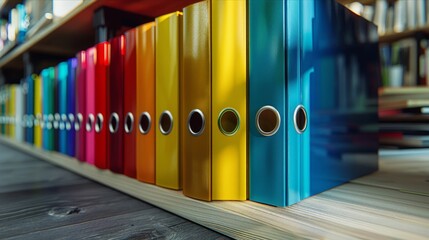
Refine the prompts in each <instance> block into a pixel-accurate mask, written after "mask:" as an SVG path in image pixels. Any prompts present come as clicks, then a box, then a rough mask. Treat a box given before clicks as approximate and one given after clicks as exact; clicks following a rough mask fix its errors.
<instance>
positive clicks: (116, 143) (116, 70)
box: [108, 35, 125, 173]
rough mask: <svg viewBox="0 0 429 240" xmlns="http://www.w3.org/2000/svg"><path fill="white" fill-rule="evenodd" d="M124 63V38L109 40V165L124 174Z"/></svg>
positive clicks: (113, 170)
mask: <svg viewBox="0 0 429 240" xmlns="http://www.w3.org/2000/svg"><path fill="white" fill-rule="evenodd" d="M124 61H125V36H124V35H121V36H119V37H115V38H113V39H111V40H110V66H109V87H110V89H109V94H110V99H109V106H110V117H109V137H108V148H109V154H108V158H109V164H110V170H111V171H112V172H116V173H123V172H124V162H123V139H122V138H123V133H124V128H123V122H124V121H123V119H124V118H123V110H124V109H123V99H124V96H123V95H124V84H123V83H124Z"/></svg>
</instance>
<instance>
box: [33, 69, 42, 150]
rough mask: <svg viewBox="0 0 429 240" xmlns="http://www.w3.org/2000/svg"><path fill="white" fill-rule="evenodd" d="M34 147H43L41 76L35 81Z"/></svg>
mask: <svg viewBox="0 0 429 240" xmlns="http://www.w3.org/2000/svg"><path fill="white" fill-rule="evenodd" d="M34 118H35V124H34V145H35V146H36V147H39V148H41V147H42V128H41V127H40V124H41V120H42V81H41V79H40V76H36V78H35V79H34Z"/></svg>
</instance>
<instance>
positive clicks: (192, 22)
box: [158, 1, 212, 201]
mask: <svg viewBox="0 0 429 240" xmlns="http://www.w3.org/2000/svg"><path fill="white" fill-rule="evenodd" d="M209 4H210V2H209V1H203V2H199V3H195V4H192V5H190V6H188V7H186V8H184V9H183V81H182V84H181V90H182V92H181V99H182V101H181V104H182V105H181V112H182V113H181V125H180V127H181V129H182V131H183V134H182V160H183V194H185V195H186V196H189V197H193V198H197V199H201V200H206V201H210V200H211V199H212V195H211V194H212V188H211V187H212V176H211V171H212V169H211V168H212V157H211V155H212V154H211V153H212V151H211V144H212V141H211V140H212V139H211V138H212V134H211V127H210V126H211V72H210V65H211V56H210V52H211V51H210V8H209ZM196 33H198V34H196ZM195 110H197V111H201V114H203V116H204V119H205V121H203V122H202V124H203V125H202V126H201V128H202V129H201V132H199V133H198V134H193V133H192V132H191V131H190V130H189V124H194V123H193V122H192V121H191V120H190V119H189V114H191V112H192V111H195ZM200 124H201V123H200ZM158 159H159V158H158Z"/></svg>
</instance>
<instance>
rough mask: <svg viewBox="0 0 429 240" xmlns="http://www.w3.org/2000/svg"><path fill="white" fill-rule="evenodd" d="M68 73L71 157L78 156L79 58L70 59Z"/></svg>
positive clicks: (69, 149) (68, 117)
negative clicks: (77, 78)
mask: <svg viewBox="0 0 429 240" xmlns="http://www.w3.org/2000/svg"><path fill="white" fill-rule="evenodd" d="M67 65H68V75H67V110H66V113H67V114H66V115H67V119H68V121H67V123H66V131H67V154H68V155H69V156H71V157H74V156H76V130H75V128H74V124H75V120H76V68H77V59H76V58H71V59H69V60H68V64H67ZM67 124H69V125H67Z"/></svg>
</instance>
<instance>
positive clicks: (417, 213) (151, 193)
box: [0, 136, 429, 239]
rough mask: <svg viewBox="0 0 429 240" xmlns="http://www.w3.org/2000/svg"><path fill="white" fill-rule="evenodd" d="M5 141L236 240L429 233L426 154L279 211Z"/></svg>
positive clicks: (390, 162)
mask: <svg viewBox="0 0 429 240" xmlns="http://www.w3.org/2000/svg"><path fill="white" fill-rule="evenodd" d="M0 142H1V143H5V144H8V145H10V146H12V147H14V148H17V149H19V150H20V151H24V152H26V153H28V154H31V155H34V156H36V157H38V158H41V159H43V160H46V161H48V162H50V163H53V164H55V165H58V166H61V167H64V168H66V169H69V170H70V171H73V172H75V173H78V174H80V175H83V176H85V177H87V178H90V179H92V180H94V181H97V182H99V183H101V184H104V185H107V186H109V187H112V188H114V189H117V190H119V191H121V192H124V193H126V194H129V195H131V196H133V197H136V198H138V199H141V200H143V201H146V202H149V203H151V204H153V205H155V206H157V207H160V208H163V209H165V210H167V211H170V212H172V213H174V214H177V215H179V216H182V217H184V218H187V219H189V220H191V221H194V222H196V223H199V224H201V225H204V226H206V227H208V228H210V229H213V230H215V231H218V232H221V233H223V234H225V235H227V236H230V237H233V238H240V239H267V238H269V239H289V238H315V239H322V238H328V239H345V238H350V237H352V238H361V239H380V238H396V239H398V238H399V239H401V238H403V239H420V238H421V239H424V238H429V231H427V229H429V182H428V179H427V176H428V175H429V163H428V160H427V156H426V155H421V156H414V157H410V156H409V155H407V157H406V158H403V159H400V158H389V157H385V158H383V159H382V161H381V162H380V167H381V171H379V172H377V173H375V174H372V175H369V176H367V177H363V178H360V179H357V180H355V181H353V182H352V183H347V184H344V185H342V186H339V187H337V188H334V189H331V190H329V191H326V192H324V193H321V194H318V195H316V196H313V197H311V198H308V199H306V200H304V201H302V202H300V203H298V204H295V205H293V206H290V207H286V208H278V207H271V206H267V205H263V204H258V203H254V202H250V201H241V202H238V201H215V202H210V203H209V202H203V201H197V200H194V199H191V198H187V197H185V196H183V195H182V193H181V192H180V191H173V190H168V189H164V188H160V187H157V186H154V185H150V184H145V183H141V182H138V181H137V180H135V179H131V178H128V177H126V176H123V175H119V174H115V173H112V172H110V171H108V170H99V169H97V168H96V167H94V166H92V165H89V164H86V163H82V162H79V161H78V160H76V159H74V158H70V157H67V156H64V155H61V154H58V153H55V152H47V151H43V150H41V149H38V148H35V147H33V146H30V145H28V144H23V143H17V142H15V141H13V140H10V139H7V138H5V137H3V136H2V137H0Z"/></svg>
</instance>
